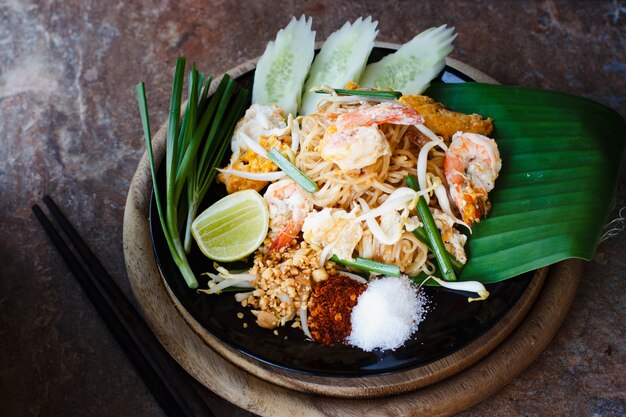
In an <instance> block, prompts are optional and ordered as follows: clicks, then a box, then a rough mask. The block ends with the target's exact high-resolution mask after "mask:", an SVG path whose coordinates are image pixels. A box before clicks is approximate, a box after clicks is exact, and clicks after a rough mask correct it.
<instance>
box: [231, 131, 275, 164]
mask: <svg viewBox="0 0 626 417" xmlns="http://www.w3.org/2000/svg"><path fill="white" fill-rule="evenodd" d="M238 136H239V138H241V140H242V141H243V144H244V145H245V146H246V147H247V148H250V149H252V150H253V151H254V152H256V153H257V154H259V155H260V156H262V157H263V158H265V159H268V158H267V151H266V150H265V149H263V147H262V146H261V145H260V144H259V143H258V142H256V141H255V140H253V139H252V138H250V137H249V136H248V135H246V134H245V133H243V132H239V135H238ZM240 145H241V144H240Z"/></svg>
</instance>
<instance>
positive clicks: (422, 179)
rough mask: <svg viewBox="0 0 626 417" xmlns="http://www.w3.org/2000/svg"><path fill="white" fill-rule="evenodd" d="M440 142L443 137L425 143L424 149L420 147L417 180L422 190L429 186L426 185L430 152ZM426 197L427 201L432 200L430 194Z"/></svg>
mask: <svg viewBox="0 0 626 417" xmlns="http://www.w3.org/2000/svg"><path fill="white" fill-rule="evenodd" d="M440 143H443V141H441V139H439V140H437V141H432V142H428V143H427V144H425V145H424V146H422V149H420V153H419V155H418V156H417V182H418V184H419V186H420V190H421V191H423V190H425V189H426V188H427V185H426V165H427V163H428V153H429V152H430V150H431V149H432V148H434V147H435V146H437V145H439V144H440ZM424 198H425V199H426V202H427V203H428V202H430V198H429V196H428V194H426V195H425V196H424Z"/></svg>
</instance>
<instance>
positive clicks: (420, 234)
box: [412, 227, 464, 273]
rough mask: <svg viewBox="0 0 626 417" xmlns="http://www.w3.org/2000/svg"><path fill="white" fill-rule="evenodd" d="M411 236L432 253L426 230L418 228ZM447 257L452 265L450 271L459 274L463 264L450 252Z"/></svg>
mask: <svg viewBox="0 0 626 417" xmlns="http://www.w3.org/2000/svg"><path fill="white" fill-rule="evenodd" d="M412 233H413V236H415V237H416V238H417V239H418V240H419V241H420V242H422V243H423V244H425V245H426V247H427V248H428V249H429V250H430V251H431V252H434V251H433V248H432V246H431V244H430V240H429V239H428V234H427V233H426V229H424V228H423V227H418V228H417V229H415V230H413V232H412ZM448 257H449V258H450V263H451V264H452V269H454V272H456V273H459V272H461V269H463V266H464V265H463V264H462V263H461V262H460V261H459V260H458V259H456V258H455V257H454V255H452V254H451V253H450V252H448Z"/></svg>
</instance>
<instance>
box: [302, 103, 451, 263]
mask: <svg viewBox="0 0 626 417" xmlns="http://www.w3.org/2000/svg"><path fill="white" fill-rule="evenodd" d="M323 107H324V108H323V109H321V110H320V112H318V113H314V114H312V115H307V116H302V117H301V118H300V138H299V139H300V152H299V153H298V155H297V156H296V159H295V164H296V166H297V167H298V168H299V169H300V170H302V172H304V173H305V174H306V175H307V176H308V177H309V178H311V179H312V180H313V181H315V182H316V183H317V184H318V185H319V187H320V188H319V190H318V191H317V192H315V193H314V194H312V195H311V196H310V198H311V200H312V202H313V204H314V206H316V207H317V208H320V209H321V208H326V207H332V208H336V209H343V210H346V211H348V212H350V211H353V210H360V206H359V205H358V204H357V203H356V201H357V200H358V199H363V200H364V201H365V202H366V203H367V205H368V206H369V207H370V208H372V209H373V208H376V207H378V206H380V205H381V204H382V203H383V202H384V201H385V200H386V199H387V198H388V196H389V195H390V194H391V193H393V192H394V191H395V190H396V189H397V188H399V187H404V180H405V178H406V177H407V176H408V175H413V174H414V172H415V167H416V166H417V155H418V154H419V150H420V144H419V142H420V140H416V138H417V137H419V136H422V134H421V133H420V132H418V131H417V129H415V127H412V126H406V125H395V124H382V125H380V126H379V129H380V131H381V132H382V134H383V135H384V137H385V139H386V140H387V141H388V143H389V146H390V149H391V152H390V154H388V155H383V156H381V157H379V158H378V159H377V161H376V162H375V163H373V164H371V165H369V166H366V167H364V168H361V169H354V170H341V169H339V167H338V166H337V165H336V164H335V163H334V162H330V161H325V160H324V159H322V156H321V153H320V151H319V146H320V141H321V140H322V138H323V137H324V133H325V132H326V131H327V129H328V127H329V126H330V125H331V123H332V122H333V121H334V120H335V119H336V117H337V114H341V113H345V112H346V111H347V110H350V109H354V108H355V104H354V103H350V104H346V103H336V102H327V103H324V106H323ZM357 107H358V103H357ZM428 141H429V140H428V139H427V138H426V139H422V140H421V142H422V143H426V142H428ZM430 155H431V159H429V160H428V164H427V172H428V175H427V178H428V179H427V183H428V186H431V184H432V183H433V181H434V178H438V179H439V180H440V182H442V183H443V182H444V181H445V180H444V175H443V158H444V156H445V154H444V153H443V152H441V151H440V150H435V149H433V150H431V152H430ZM363 232H364V233H363V237H362V238H361V240H360V241H359V243H358V245H357V247H356V248H355V251H356V253H357V256H359V257H361V258H365V259H373V260H377V261H380V262H384V263H389V264H393V265H398V266H399V267H400V268H401V270H402V271H403V272H404V273H405V274H410V275H412V274H417V273H419V272H421V271H424V272H430V273H432V271H433V270H434V265H433V263H432V262H430V261H429V260H428V258H427V254H428V248H427V247H426V245H424V244H423V243H422V242H420V241H419V240H418V239H417V238H416V237H415V236H414V235H413V234H412V233H410V232H408V231H403V233H402V237H401V238H400V240H399V241H398V242H396V243H395V244H393V245H386V244H382V243H380V242H378V241H377V239H376V238H375V237H374V235H373V233H372V232H371V231H370V230H369V227H368V226H367V224H366V223H365V222H364V223H363Z"/></svg>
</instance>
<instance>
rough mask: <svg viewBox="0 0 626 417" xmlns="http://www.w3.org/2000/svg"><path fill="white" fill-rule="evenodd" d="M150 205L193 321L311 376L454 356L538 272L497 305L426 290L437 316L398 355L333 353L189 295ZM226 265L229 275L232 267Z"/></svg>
mask: <svg viewBox="0 0 626 417" xmlns="http://www.w3.org/2000/svg"><path fill="white" fill-rule="evenodd" d="M391 51H392V50H391V49H386V48H375V49H374V51H373V52H372V56H371V58H370V60H372V61H376V60H378V59H380V58H381V57H382V56H384V55H386V54H388V53H390V52H391ZM253 78H254V71H250V72H248V73H246V74H244V75H242V76H240V77H239V78H237V81H238V82H239V84H240V85H242V86H245V87H250V86H251V85H252V81H253ZM467 81H472V80H471V79H470V78H469V77H468V76H467V75H465V74H463V73H461V72H459V71H457V70H455V69H453V68H450V67H446V68H445V69H444V71H443V72H442V74H441V75H440V76H439V77H438V79H437V80H436V81H435V82H467ZM229 157H230V156H228V157H227V158H226V160H228V158H229ZM224 165H225V164H223V165H222V166H224ZM164 176H165V169H164V167H161V168H160V169H159V172H158V174H157V178H158V179H159V181H160V182H161V183H162V182H163V181H164ZM161 189H164V188H163V187H161ZM225 195H226V190H225V188H224V186H223V185H221V184H220V185H217V184H216V185H215V186H213V187H212V189H211V190H210V191H209V193H208V195H207V197H206V198H205V201H204V202H203V207H202V208H201V210H202V209H204V208H206V207H208V206H209V205H211V204H212V203H214V202H215V201H217V200H218V199H220V198H221V197H223V196H225ZM150 201H151V208H150V228H151V231H152V242H153V247H154V251H155V254H156V258H157V262H158V264H159V268H160V269H161V272H162V274H163V276H164V277H165V280H166V281H167V284H168V285H169V287H170V288H171V290H172V292H173V293H174V294H175V296H176V297H177V299H178V300H179V301H180V303H181V304H182V306H183V307H184V308H185V309H186V310H187V311H188V312H189V314H191V316H192V317H194V318H195V319H196V320H197V321H198V323H200V324H201V325H202V326H203V327H204V328H205V329H206V330H208V331H209V332H210V333H211V334H213V335H214V336H215V337H217V338H218V339H219V340H221V341H222V342H223V343H225V344H227V345H229V346H231V347H232V348H234V349H236V350H238V351H239V352H241V353H243V354H245V355H248V356H250V357H252V358H254V359H256V360H259V361H261V362H264V363H266V364H269V365H272V366H276V367H279V368H283V369H287V370H291V371H296V372H301V373H304V374H310V375H319V376H344V377H353V376H366V375H381V374H386V373H390V372H396V371H401V370H406V369H409V368H414V367H418V366H421V365H425V364H427V363H429V362H432V361H435V360H438V359H440V358H443V357H445V356H447V355H450V354H452V353H454V352H455V351H457V350H459V349H461V348H462V347H464V346H465V345H467V344H468V343H470V342H471V341H473V340H475V339H476V338H478V337H479V336H481V335H482V334H483V333H485V332H486V331H487V330H489V329H490V328H491V327H492V326H493V325H494V324H495V323H497V322H498V321H499V320H500V319H501V318H502V317H503V316H504V315H505V314H506V313H507V312H508V311H509V309H510V308H511V307H512V306H513V305H514V304H515V302H516V301H517V300H518V299H519V298H520V296H521V295H522V294H523V293H524V291H525V289H526V287H527V285H528V283H529V282H530V279H531V278H532V276H533V274H534V273H532V272H531V273H527V274H524V275H522V276H519V277H516V278H513V279H510V280H507V281H505V282H501V283H497V284H491V285H488V286H487V289H488V290H489V292H490V293H491V295H490V297H489V299H487V300H486V301H483V302H478V303H467V300H466V298H465V297H463V296H459V295H458V294H452V293H450V292H447V291H446V290H444V289H442V288H433V287H428V288H425V292H426V295H427V298H428V300H429V312H428V313H427V314H426V317H425V319H424V321H423V322H422V323H421V324H420V325H419V329H418V331H417V333H416V334H415V335H414V336H413V337H412V338H411V339H410V340H409V341H407V342H406V343H405V345H404V346H402V347H400V348H398V349H396V350H394V351H383V352H380V351H374V352H364V351H362V350H360V349H357V348H353V347H350V346H335V347H333V348H328V347H324V346H322V345H319V344H317V343H312V342H309V341H306V340H305V338H304V336H303V334H302V331H301V330H299V329H292V328H291V327H285V328H281V329H279V330H278V336H276V335H275V334H274V333H273V331H271V330H266V329H262V328H260V327H258V326H257V325H256V324H255V318H254V316H253V315H252V314H251V313H250V311H249V309H246V308H243V307H241V306H240V305H239V303H237V302H236V301H235V299H234V296H233V294H232V293H227V294H222V295H210V296H209V295H206V294H200V293H198V292H196V290H192V289H190V288H188V287H187V285H186V284H185V281H184V279H183V277H182V275H181V274H180V272H179V271H178V269H177V267H176V265H175V263H174V261H173V259H172V256H171V254H170V252H169V250H168V248H167V243H166V242H165V237H164V236H163V231H162V229H161V225H160V223H159V220H158V215H157V212H156V207H155V206H156V204H154V202H155V201H154V194H153V195H152V197H151V200H150ZM189 263H190V265H191V267H192V269H193V271H194V272H195V273H196V276H197V277H200V274H201V273H202V272H206V271H210V270H212V264H213V262H212V261H211V260H209V259H207V258H206V257H204V256H203V255H202V254H201V253H200V251H199V250H198V249H197V248H196V247H195V245H194V249H193V250H192V253H191V254H190V256H189ZM224 266H225V267H227V268H229V265H228V264H225V265H224ZM206 284H207V283H206V280H203V279H202V277H200V286H201V287H203V286H205V287H206ZM239 312H241V313H243V314H244V317H243V319H240V318H238V317H237V313H239ZM244 323H248V327H247V328H244V327H243V324H244Z"/></svg>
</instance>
